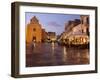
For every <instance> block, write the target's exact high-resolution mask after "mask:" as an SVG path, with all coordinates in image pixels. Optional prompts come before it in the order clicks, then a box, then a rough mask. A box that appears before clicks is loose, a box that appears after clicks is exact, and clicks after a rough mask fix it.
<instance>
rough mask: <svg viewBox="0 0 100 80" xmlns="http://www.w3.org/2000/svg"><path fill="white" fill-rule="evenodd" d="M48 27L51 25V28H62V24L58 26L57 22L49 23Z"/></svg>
mask: <svg viewBox="0 0 100 80" xmlns="http://www.w3.org/2000/svg"><path fill="white" fill-rule="evenodd" d="M47 25H49V26H53V27H61V25H60V24H58V23H57V22H55V21H52V22H48V23H47Z"/></svg>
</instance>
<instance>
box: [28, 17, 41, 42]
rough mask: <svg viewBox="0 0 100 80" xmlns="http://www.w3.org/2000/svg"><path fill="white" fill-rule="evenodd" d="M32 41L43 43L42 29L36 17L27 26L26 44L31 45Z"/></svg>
mask: <svg viewBox="0 0 100 80" xmlns="http://www.w3.org/2000/svg"><path fill="white" fill-rule="evenodd" d="M32 41H35V42H41V41H42V27H41V25H40V24H39V20H38V19H37V18H36V16H34V17H32V19H31V20H30V23H29V24H27V26H26V42H27V43H31V42H32Z"/></svg>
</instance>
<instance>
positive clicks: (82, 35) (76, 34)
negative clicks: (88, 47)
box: [60, 15, 89, 42]
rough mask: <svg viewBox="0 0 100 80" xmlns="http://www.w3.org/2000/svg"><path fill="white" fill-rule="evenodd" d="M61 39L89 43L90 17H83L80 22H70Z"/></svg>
mask: <svg viewBox="0 0 100 80" xmlns="http://www.w3.org/2000/svg"><path fill="white" fill-rule="evenodd" d="M60 39H64V40H66V39H69V40H70V41H71V40H74V39H78V41H80V40H82V41H83V40H84V39H86V40H84V42H85V41H88V42H89V16H87V15H81V16H80V20H73V21H69V22H68V24H67V25H65V31H64V32H63V33H62V35H61V37H60Z"/></svg>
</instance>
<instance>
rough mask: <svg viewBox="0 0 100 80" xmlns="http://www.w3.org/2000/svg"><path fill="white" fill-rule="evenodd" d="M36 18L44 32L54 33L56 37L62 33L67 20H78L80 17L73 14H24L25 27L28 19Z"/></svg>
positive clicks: (28, 21)
mask: <svg viewBox="0 0 100 80" xmlns="http://www.w3.org/2000/svg"><path fill="white" fill-rule="evenodd" d="M33 16H36V17H37V19H38V20H39V23H40V24H41V25H42V28H44V29H45V30H46V32H56V34H57V35H59V34H61V33H62V32H63V31H64V28H65V23H67V22H68V21H69V20H74V19H80V15H73V14H51V13H33V12H26V13H25V25H27V24H28V23H30V19H31V18H32V17H33Z"/></svg>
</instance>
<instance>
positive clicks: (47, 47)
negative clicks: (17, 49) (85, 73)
mask: <svg viewBox="0 0 100 80" xmlns="http://www.w3.org/2000/svg"><path fill="white" fill-rule="evenodd" d="M79 64H89V49H80V48H76V47H66V46H61V45H58V44H57V43H36V44H35V46H31V45H29V46H27V47H26V67H34V66H57V65H79Z"/></svg>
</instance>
